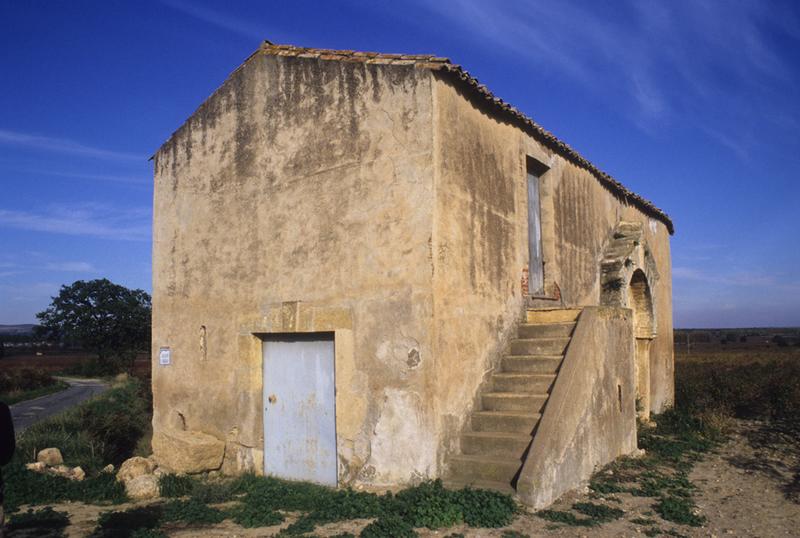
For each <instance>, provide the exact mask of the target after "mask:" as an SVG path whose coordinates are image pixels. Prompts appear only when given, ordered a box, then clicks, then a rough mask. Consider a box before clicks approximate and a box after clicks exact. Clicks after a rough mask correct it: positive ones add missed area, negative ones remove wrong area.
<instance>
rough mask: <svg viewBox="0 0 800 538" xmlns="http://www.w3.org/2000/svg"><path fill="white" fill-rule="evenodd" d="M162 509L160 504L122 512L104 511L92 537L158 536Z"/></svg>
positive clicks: (128, 537) (127, 537) (129, 537)
mask: <svg viewBox="0 0 800 538" xmlns="http://www.w3.org/2000/svg"><path fill="white" fill-rule="evenodd" d="M161 518H162V509H161V506H159V505H150V506H143V507H140V508H131V509H130V510H125V511H122V512H104V513H102V514H100V517H99V518H98V519H97V528H96V529H95V530H94V532H93V533H92V538H132V537H134V536H138V537H141V536H148V534H149V535H150V536H153V537H156V536H158V534H153V533H154V532H158V531H157V529H158V527H159V526H160V525H161Z"/></svg>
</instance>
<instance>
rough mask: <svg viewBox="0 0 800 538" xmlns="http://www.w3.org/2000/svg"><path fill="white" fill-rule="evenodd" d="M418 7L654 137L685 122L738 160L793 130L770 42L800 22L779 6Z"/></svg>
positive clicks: (750, 2)
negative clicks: (568, 82) (767, 127)
mask: <svg viewBox="0 0 800 538" xmlns="http://www.w3.org/2000/svg"><path fill="white" fill-rule="evenodd" d="M418 4H419V7H420V9H423V10H432V11H434V12H435V13H436V14H437V15H438V16H440V17H443V18H444V19H445V20H446V21H447V22H448V24H450V25H452V26H453V27H455V28H456V31H459V33H460V35H463V36H465V38H466V39H470V40H477V41H480V42H481V48H482V49H483V50H489V49H494V50H497V51H498V53H501V54H502V53H503V51H507V52H511V53H513V54H514V55H515V56H516V57H518V58H519V60H520V61H521V62H523V63H525V64H528V65H529V66H533V67H535V68H536V69H538V70H539V72H540V73H541V74H542V76H543V77H546V76H548V74H549V73H558V74H561V75H565V76H567V77H571V78H572V79H574V81H575V82H576V83H578V84H580V85H585V86H587V87H590V88H591V89H592V93H593V95H594V96H596V97H597V98H599V99H601V100H605V101H606V102H608V104H609V106H613V107H614V108H615V109H616V110H618V111H619V112H621V113H623V114H625V115H627V116H628V117H629V118H630V120H631V121H633V122H634V123H635V124H636V125H638V126H639V127H640V128H642V129H643V130H645V131H646V132H648V133H651V134H656V133H658V132H659V131H660V129H661V128H662V127H664V126H665V125H670V124H673V123H675V124H684V125H691V126H693V127H695V128H699V129H702V130H703V131H704V132H706V134H708V135H709V136H710V137H712V138H713V139H715V140H717V142H719V143H720V144H721V145H722V146H724V147H727V148H729V149H730V150H731V151H732V152H733V153H735V154H736V155H737V156H738V157H739V158H741V159H744V160H747V159H749V158H750V156H751V155H752V154H754V153H755V152H756V149H755V148H756V147H757V146H758V145H759V144H760V142H759V139H760V138H761V133H763V125H764V123H765V122H769V123H771V124H772V126H773V127H776V128H779V129H781V130H784V131H789V129H790V126H792V125H797V124H798V122H800V118H796V117H792V112H790V111H788V110H787V109H794V110H796V107H792V106H787V105H791V103H787V99H788V97H787V96H792V97H791V99H794V95H795V93H796V90H795V85H796V83H797V78H796V73H794V72H793V70H792V68H791V67H790V66H789V65H788V63H787V61H786V60H785V58H784V53H783V50H782V49H780V48H778V45H776V38H780V39H782V38H788V39H795V40H796V39H800V31H798V28H800V21H798V17H797V15H796V13H795V12H793V11H792V10H790V9H788V8H786V6H785V5H782V4H780V3H773V2H762V1H759V0H743V1H738V2H708V1H698V0H688V1H682V2H681V1H674V2H660V1H648V0H626V1H622V2H616V3H614V9H608V6H606V5H605V4H602V3H597V2H582V1H578V0H562V1H560V2H558V3H557V4H553V3H550V2H540V1H533V2H530V1H525V2H523V1H509V2H503V4H502V8H499V7H498V6H497V5H496V4H494V3H491V2H484V1H481V0H453V1H449V2H422V1H420V2H418ZM386 9H396V8H386ZM415 16H416V15H415ZM460 30H463V31H460ZM795 46H800V44H797V43H795ZM626 102H627V107H626V106H625V103H626ZM787 116H788V117H787Z"/></svg>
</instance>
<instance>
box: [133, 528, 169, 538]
mask: <svg viewBox="0 0 800 538" xmlns="http://www.w3.org/2000/svg"><path fill="white" fill-rule="evenodd" d="M131 538H167V535H166V533H165V532H164V531H160V530H158V529H136V530H135V531H133V532H132V533H131Z"/></svg>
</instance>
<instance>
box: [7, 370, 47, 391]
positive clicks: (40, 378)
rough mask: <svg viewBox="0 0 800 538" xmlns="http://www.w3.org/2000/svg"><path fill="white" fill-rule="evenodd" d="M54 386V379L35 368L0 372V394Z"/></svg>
mask: <svg viewBox="0 0 800 538" xmlns="http://www.w3.org/2000/svg"><path fill="white" fill-rule="evenodd" d="M55 384H56V379H55V378H54V377H53V376H51V375H50V374H48V373H47V372H45V371H44V370H37V369H35V368H17V369H13V370H4V371H0V394H8V393H12V392H23V391H28V390H35V389H40V388H42V387H49V386H51V385H55Z"/></svg>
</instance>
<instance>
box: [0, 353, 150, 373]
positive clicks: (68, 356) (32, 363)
mask: <svg viewBox="0 0 800 538" xmlns="http://www.w3.org/2000/svg"><path fill="white" fill-rule="evenodd" d="M91 358H92V355H91V354H89V353H85V352H58V351H43V352H42V355H37V354H36V353H35V352H32V351H26V352H24V353H21V354H19V355H10V356H6V357H3V358H2V359H0V371H2V370H15V369H19V368H34V369H37V370H44V371H45V372H50V373H53V374H57V373H59V372H61V371H63V370H64V369H66V368H70V367H72V366H76V365H78V364H80V363H82V362H84V361H88V360H91ZM132 373H133V375H135V376H137V377H150V356H149V355H148V354H146V353H140V354H139V355H137V357H136V360H135V361H134V365H133V372H132Z"/></svg>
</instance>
